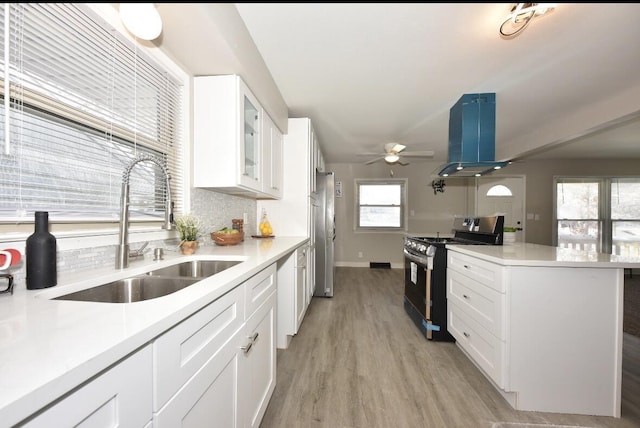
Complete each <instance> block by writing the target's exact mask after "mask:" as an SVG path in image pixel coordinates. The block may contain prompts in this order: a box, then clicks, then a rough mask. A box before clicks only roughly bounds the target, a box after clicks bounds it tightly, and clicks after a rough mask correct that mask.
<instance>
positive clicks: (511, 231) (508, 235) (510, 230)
mask: <svg viewBox="0 0 640 428" xmlns="http://www.w3.org/2000/svg"><path fill="white" fill-rule="evenodd" d="M516 230H517V229H516V228H515V227H513V226H505V227H504V228H503V229H502V232H503V233H502V243H503V244H505V245H510V244H513V243H514V242H516Z"/></svg>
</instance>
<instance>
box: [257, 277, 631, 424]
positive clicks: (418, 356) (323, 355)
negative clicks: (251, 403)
mask: <svg viewBox="0 0 640 428" xmlns="http://www.w3.org/2000/svg"><path fill="white" fill-rule="evenodd" d="M403 275H404V270H402V269H369V268H346V267H342V268H337V269H336V279H335V288H334V292H335V297H333V298H322V297H314V298H313V300H312V302H311V304H310V305H309V308H308V309H307V314H306V316H305V319H304V322H303V323H302V326H301V328H300V331H299V332H298V334H297V335H296V336H295V337H294V338H293V339H292V341H291V344H290V346H289V348H288V349H286V350H278V355H277V358H278V360H277V384H276V388H275V391H274V394H273V397H272V398H271V401H270V403H269V406H268V408H267V411H266V413H265V416H264V418H263V421H262V424H261V425H260V426H261V428H284V427H286V428H298V427H312V428H319V427H331V428H362V427H367V428H375V427H380V428H387V427H393V428H401V427H407V428H414V427H425V428H441V427H442V428H445V427H446V428H449V427H472V428H476V427H486V428H543V427H562V428H564V427H625V428H626V427H628V428H631V427H634V428H637V427H640V410H639V409H640V386H639V385H640V339H639V338H637V337H634V336H631V335H628V334H625V342H624V361H623V372H624V373H623V384H622V389H623V392H622V400H623V407H622V418H620V419H618V418H611V417H594V416H582V415H568V414H557V413H541V412H525V411H517V410H513V409H512V408H511V407H510V406H509V404H508V403H507V402H506V401H505V400H504V399H503V398H502V397H501V396H500V394H499V393H498V392H497V391H496V390H495V389H494V388H493V386H492V385H491V384H490V383H489V382H488V380H487V379H486V378H485V377H484V376H483V375H482V374H481V373H480V372H479V371H478V369H477V368H476V367H475V366H474V365H473V364H472V363H471V362H470V361H469V360H468V359H467V357H466V356H465V355H464V354H463V353H462V352H461V351H460V350H459V349H458V348H457V347H456V345H455V344H454V343H443V342H431V341H428V340H426V339H425V338H424V336H422V335H421V334H420V332H419V330H418V329H417V327H416V326H415V325H414V324H413V323H412V322H411V320H410V319H409V317H408V316H407V314H406V313H405V311H404V308H403V300H402V295H403V283H404V279H403Z"/></svg>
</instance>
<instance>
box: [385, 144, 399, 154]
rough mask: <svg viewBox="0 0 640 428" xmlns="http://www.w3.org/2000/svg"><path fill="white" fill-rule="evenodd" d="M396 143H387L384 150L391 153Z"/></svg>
mask: <svg viewBox="0 0 640 428" xmlns="http://www.w3.org/2000/svg"><path fill="white" fill-rule="evenodd" d="M395 145H396V143H387V144H385V145H384V152H385V153H391V150H393V147H394V146H395Z"/></svg>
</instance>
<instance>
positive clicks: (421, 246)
mask: <svg viewBox="0 0 640 428" xmlns="http://www.w3.org/2000/svg"><path fill="white" fill-rule="evenodd" d="M426 250H427V247H426V246H425V245H424V244H420V245H418V251H420V252H421V253H424V252H425V251H426Z"/></svg>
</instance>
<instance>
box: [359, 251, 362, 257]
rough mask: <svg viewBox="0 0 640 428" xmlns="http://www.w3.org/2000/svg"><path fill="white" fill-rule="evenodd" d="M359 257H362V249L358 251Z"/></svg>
mask: <svg viewBox="0 0 640 428" xmlns="http://www.w3.org/2000/svg"><path fill="white" fill-rule="evenodd" d="M358 258H360V259H361V258H362V251H358Z"/></svg>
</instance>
